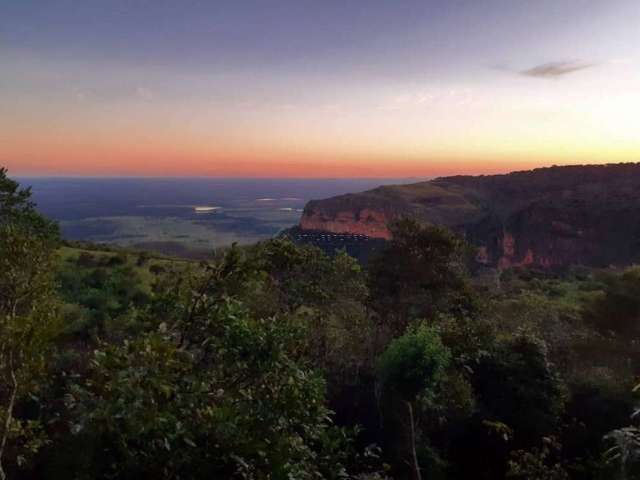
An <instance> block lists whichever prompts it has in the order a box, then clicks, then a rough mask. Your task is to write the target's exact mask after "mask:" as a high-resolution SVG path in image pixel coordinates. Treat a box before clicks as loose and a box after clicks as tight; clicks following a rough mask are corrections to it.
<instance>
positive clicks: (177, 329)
mask: <svg viewBox="0 0 640 480" xmlns="http://www.w3.org/2000/svg"><path fill="white" fill-rule="evenodd" d="M239 254H240V252H238V251H237V250H231V251H230V252H229V253H228V254H227V256H226V257H225V258H223V259H221V260H220V261H218V262H215V263H214V264H212V265H209V266H208V267H207V268H206V271H205V272H204V273H203V274H201V275H196V279H198V282H195V283H191V282H189V283H187V285H186V286H187V288H186V290H185V291H182V292H177V293H176V294H175V295H174V296H173V297H161V298H160V302H161V305H160V306H154V307H153V308H151V309H150V310H149V315H153V316H155V315H157V316H158V317H157V318H153V317H152V318H149V319H147V320H146V321H143V322H142V323H143V324H145V325H148V326H149V328H148V329H147V330H146V331H143V332H139V333H137V334H136V335H135V336H132V337H131V338H128V339H126V340H125V341H124V342H123V343H120V344H113V343H112V344H104V345H102V346H100V347H99V348H98V349H97V351H96V353H95V355H94V358H93V359H92V363H91V371H90V375H89V378H88V379H87V381H85V382H79V383H78V384H76V385H75V386H74V388H73V390H72V392H71V393H72V394H71V396H70V397H69V400H70V402H69V406H70V408H71V409H72V411H73V412H74V416H75V418H76V420H75V422H74V427H73V430H74V431H75V432H76V433H77V434H78V435H87V436H89V437H90V438H97V439H100V442H101V444H100V445H99V452H100V456H101V457H104V456H105V455H106V456H107V458H108V460H109V461H108V462H106V464H105V465H104V466H103V467H101V463H100V462H99V461H97V459H94V462H92V463H93V464H94V465H96V466H97V467H99V468H103V471H92V472H86V473H87V474H88V475H93V476H96V475H100V474H102V475H104V474H109V475H114V476H117V477H118V478H139V477H140V476H148V477H150V478H211V476H212V475H213V476H220V477H223V478H249V479H253V478H300V479H305V478H338V477H341V476H343V475H345V474H346V473H345V472H344V468H343V456H344V453H343V452H345V451H346V450H345V446H346V443H347V440H348V435H347V434H346V432H345V431H343V430H341V429H338V428H335V427H334V426H333V425H332V424H331V422H330V420H329V417H330V414H331V412H330V411H329V410H328V409H327V407H326V405H325V398H324V395H325V391H324V389H325V385H324V381H323V379H322V377H321V376H320V375H319V374H318V373H317V372H315V371H314V370H313V369H312V368H311V366H310V365H309V364H308V362H307V360H306V358H305V356H304V354H303V353H304V352H303V349H302V348H301V346H302V345H304V338H305V337H306V334H307V333H306V332H307V330H306V325H305V324H304V323H302V322H300V321H298V320H299V319H298V318H297V317H296V316H295V315H284V314H283V315H280V316H271V317H260V316H256V315H255V312H254V311H252V309H251V308H249V307H248V306H247V305H245V304H244V303H243V302H242V301H241V300H239V299H236V298H234V295H235V294H236V293H237V292H244V288H245V287H244V286H243V285H245V284H246V283H247V282H248V284H252V285H254V286H255V285H257V283H256V282H258V283H259V281H260V278H262V277H263V276H261V275H259V274H258V275H256V276H254V274H252V273H251V272H250V271H249V270H245V267H246V268H247V269H249V268H250V267H249V266H248V265H246V264H245V263H244V262H243V261H241V258H240V257H241V255H240V256H239ZM254 273H256V272H254Z"/></svg>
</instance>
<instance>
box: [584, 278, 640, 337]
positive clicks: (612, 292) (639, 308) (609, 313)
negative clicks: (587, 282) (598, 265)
mask: <svg viewBox="0 0 640 480" xmlns="http://www.w3.org/2000/svg"><path fill="white" fill-rule="evenodd" d="M600 280H601V281H602V282H603V283H604V291H603V292H602V294H601V295H599V296H597V297H596V298H595V299H594V300H593V301H592V302H591V303H590V304H589V305H587V309H586V312H585V318H586V320H587V321H588V322H589V323H591V324H592V325H594V326H595V327H596V328H597V329H598V330H600V331H603V332H613V333H615V334H618V335H620V336H622V337H623V338H624V337H626V338H635V337H636V336H637V335H638V333H640V267H630V268H628V269H626V270H625V271H624V272H622V274H603V275H601V276H600Z"/></svg>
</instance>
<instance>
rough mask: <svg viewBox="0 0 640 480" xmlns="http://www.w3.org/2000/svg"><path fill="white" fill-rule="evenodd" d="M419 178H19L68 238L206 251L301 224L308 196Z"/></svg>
mask: <svg viewBox="0 0 640 480" xmlns="http://www.w3.org/2000/svg"><path fill="white" fill-rule="evenodd" d="M419 180H421V179H415V178H414V179H379V178H376V179H321V180H317V179H313V180H311V179H302V180H299V179H295V180H292V179H237V178H229V179H219V178H87V177H71V178H63V177H29V178H21V179H20V181H21V182H22V183H23V184H24V185H29V186H31V187H32V190H33V194H34V199H35V201H36V203H37V205H38V209H39V210H40V211H41V212H42V213H43V214H45V215H46V216H48V217H50V218H53V219H55V220H57V221H58V222H59V224H60V227H61V230H62V234H63V237H64V238H65V239H68V240H82V241H89V242H94V243H103V244H111V245H120V246H126V247H132V248H142V249H149V250H154V251H157V252H160V253H165V254H172V255H181V256H200V255H202V254H203V253H206V252H210V251H211V250H213V249H216V248H220V247H224V246H228V245H230V244H232V243H234V242H236V243H238V244H250V243H254V242H257V241H260V240H264V239H267V238H270V237H273V236H274V235H277V234H278V233H279V232H280V231H282V230H284V229H286V228H289V227H291V226H293V225H295V224H296V223H297V222H298V220H299V218H300V215H301V213H302V209H303V208H304V205H305V204H306V202H307V201H309V200H313V199H321V198H327V197H331V196H334V195H340V194H343V193H350V192H358V191H362V190H367V189H370V188H374V187H376V186H378V185H382V184H394V183H409V182H415V181H419Z"/></svg>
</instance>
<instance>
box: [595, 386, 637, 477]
mask: <svg viewBox="0 0 640 480" xmlns="http://www.w3.org/2000/svg"><path fill="white" fill-rule="evenodd" d="M633 391H634V392H638V391H640V385H636V387H635V388H634V389H633ZM638 416H640V408H637V409H636V410H635V411H634V412H633V414H632V416H631V417H632V418H636V417H638ZM604 439H605V440H606V441H608V442H609V443H610V444H613V445H612V446H611V447H610V448H609V449H607V451H606V452H605V454H604V457H605V459H606V461H607V462H608V463H611V464H617V465H618V467H619V470H618V478H619V479H620V480H627V479H628V478H633V479H635V478H638V477H639V476H640V468H638V467H639V466H640V428H638V427H637V426H635V425H631V426H628V427H623V428H619V429H616V430H614V431H612V432H609V433H608V434H607V435H605V437H604Z"/></svg>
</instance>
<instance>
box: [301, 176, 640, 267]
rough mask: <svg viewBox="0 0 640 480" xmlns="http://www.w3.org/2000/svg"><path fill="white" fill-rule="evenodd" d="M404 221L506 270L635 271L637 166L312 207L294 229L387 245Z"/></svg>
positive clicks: (485, 180) (446, 185)
mask: <svg viewBox="0 0 640 480" xmlns="http://www.w3.org/2000/svg"><path fill="white" fill-rule="evenodd" d="M405 215H406V216H409V217H414V218H417V219H418V220H420V221H422V222H425V223H431V224H435V225H444V226H446V227H449V228H451V229H452V230H454V231H456V232H459V233H460V234H462V235H464V237H465V239H466V240H467V241H468V242H469V243H470V244H472V245H475V246H476V247H478V251H477V256H476V259H477V261H478V262H479V263H481V264H486V265H491V266H497V267H499V268H508V267H511V266H522V265H537V266H541V267H547V268H551V267H560V266H565V265H572V264H584V265H591V266H608V265H620V266H622V265H629V264H633V263H639V262H640V164H615V165H598V166H571V167H552V168H544V169H537V170H533V171H528V172H515V173H512V174H508V175H488V176H480V177H470V176H464V177H447V178H441V179H435V180H431V181H428V182H420V183H416V184H410V185H396V186H385V187H379V188H377V189H373V190H369V191H366V192H361V193H358V194H348V195H342V196H339V197H333V198H329V199H325V200H315V201H310V202H309V203H308V204H307V207H306V208H305V211H304V213H303V216H302V219H301V221H300V227H301V228H302V229H303V230H318V231H324V232H329V233H337V234H355V235H366V236H368V237H372V238H382V239H389V238H390V236H391V235H390V232H389V229H388V228H387V224H388V223H389V222H390V221H393V220H394V219H395V218H398V216H405Z"/></svg>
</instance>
